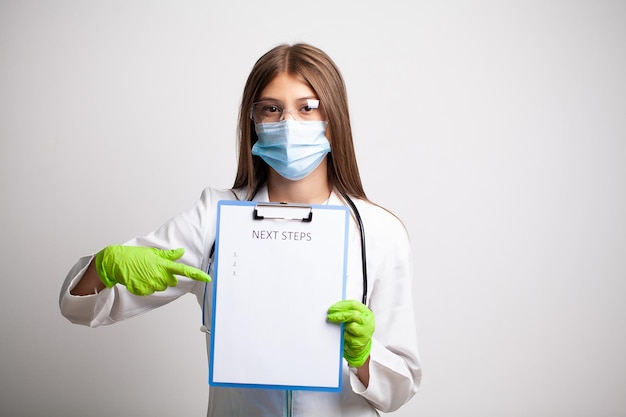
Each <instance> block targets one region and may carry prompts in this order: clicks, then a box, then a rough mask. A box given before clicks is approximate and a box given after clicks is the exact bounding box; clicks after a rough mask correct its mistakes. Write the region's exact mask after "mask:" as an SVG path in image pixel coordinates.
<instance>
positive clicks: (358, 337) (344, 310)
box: [327, 300, 376, 368]
mask: <svg viewBox="0 0 626 417" xmlns="http://www.w3.org/2000/svg"><path fill="white" fill-rule="evenodd" d="M327 319H328V321H331V322H333V323H345V325H344V333H343V341H344V343H343V357H344V358H346V360H347V361H348V365H350V366H352V367H355V368H358V367H359V366H363V364H365V362H366V361H367V358H368V357H369V355H370V349H371V348H372V335H373V334H374V329H375V328H376V324H375V320H374V313H373V312H372V310H370V309H369V308H367V306H365V305H364V304H363V303H360V302H358V301H354V300H344V301H339V302H337V303H335V304H333V305H332V306H331V307H330V308H329V309H328V317H327Z"/></svg>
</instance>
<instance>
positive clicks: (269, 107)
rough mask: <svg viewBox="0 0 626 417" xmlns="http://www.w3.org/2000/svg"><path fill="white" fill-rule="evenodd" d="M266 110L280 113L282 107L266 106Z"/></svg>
mask: <svg viewBox="0 0 626 417" xmlns="http://www.w3.org/2000/svg"><path fill="white" fill-rule="evenodd" d="M265 112H266V113H280V108H279V107H277V106H266V107H265Z"/></svg>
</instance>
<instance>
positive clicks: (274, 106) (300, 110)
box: [250, 98, 324, 123]
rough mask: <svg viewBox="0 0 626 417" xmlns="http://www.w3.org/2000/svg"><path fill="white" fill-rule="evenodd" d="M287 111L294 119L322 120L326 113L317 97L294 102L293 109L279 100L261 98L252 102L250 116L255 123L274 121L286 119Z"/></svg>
mask: <svg viewBox="0 0 626 417" xmlns="http://www.w3.org/2000/svg"><path fill="white" fill-rule="evenodd" d="M285 113H289V114H291V117H293V119H294V120H301V121H320V120H324V113H323V111H322V109H321V108H320V101H319V100H317V99H311V98H303V99H300V100H296V101H295V102H294V103H293V107H292V109H291V110H287V109H286V108H285V105H284V104H283V103H281V102H280V101H278V100H261V101H257V102H256V103H252V111H251V112H250V117H251V118H252V120H253V121H254V123H273V122H280V121H281V120H283V119H284V117H285Z"/></svg>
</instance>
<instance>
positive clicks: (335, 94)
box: [233, 43, 367, 200]
mask: <svg viewBox="0 0 626 417" xmlns="http://www.w3.org/2000/svg"><path fill="white" fill-rule="evenodd" d="M283 72H286V73H288V74H289V75H292V76H295V77H298V78H300V79H301V80H302V81H303V82H305V83H307V84H308V85H309V87H310V88H311V89H312V90H313V91H314V92H315V93H316V94H317V96H318V98H319V100H320V103H321V106H322V109H323V110H324V113H325V115H326V120H327V122H328V127H327V129H328V130H327V133H328V134H327V136H328V138H329V141H330V146H331V152H330V153H329V154H328V180H329V182H330V184H331V186H333V187H334V188H335V189H336V190H337V191H339V192H340V193H345V194H348V195H351V196H353V197H356V198H361V199H364V200H367V197H366V195H365V191H364V190H363V185H362V183H361V177H360V175H359V168H358V166H357V162H356V155H355V152H354V144H353V141H352V128H351V127H350V114H349V112H348V96H347V93H346V86H345V83H344V81H343V77H342V76H341V73H340V72H339V69H338V68H337V66H336V65H335V63H334V62H333V61H332V60H331V59H330V57H329V56H328V55H326V53H324V52H323V51H322V50H320V49H318V48H315V47H313V46H311V45H308V44H303V43H299V44H295V45H279V46H277V47H275V48H273V49H271V50H270V51H268V52H267V53H265V54H264V55H263V56H262V57H261V58H259V60H258V61H257V62H256V64H255V65H254V67H253V68H252V71H251V72H250V75H249V76H248V81H247V82H246V86H245V88H244V91H243V96H242V100H241V107H240V108H239V126H238V132H237V133H238V139H239V165H238V168H237V177H236V178H235V183H234V185H233V188H244V189H246V190H247V198H248V199H251V198H252V197H253V196H254V195H255V194H256V193H257V191H258V190H259V188H261V187H262V186H263V185H264V184H265V183H266V182H267V177H268V167H267V165H266V164H265V162H263V160H262V159H261V158H259V157H258V156H255V155H252V152H251V151H252V146H253V145H254V143H255V142H256V141H257V140H258V138H257V135H256V132H255V130H254V123H253V122H252V120H251V118H250V111H251V109H252V103H254V102H255V101H256V100H257V99H258V98H259V95H260V94H261V92H262V91H263V89H264V88H265V87H266V86H267V85H268V84H269V83H270V82H271V81H272V80H273V79H274V78H275V77H276V76H277V75H278V74H281V73H283Z"/></svg>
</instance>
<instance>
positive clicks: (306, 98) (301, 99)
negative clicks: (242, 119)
mask: <svg viewBox="0 0 626 417" xmlns="http://www.w3.org/2000/svg"><path fill="white" fill-rule="evenodd" d="M261 100H269V101H276V102H278V103H282V100H279V99H277V98H274V97H266V96H263V97H259V99H258V101H261ZM303 100H319V98H317V96H316V95H311V96H305V97H299V98H297V99H295V100H294V101H303Z"/></svg>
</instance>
